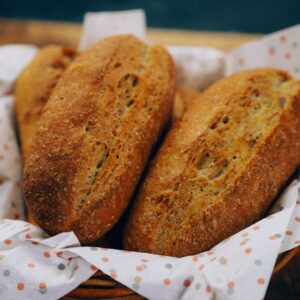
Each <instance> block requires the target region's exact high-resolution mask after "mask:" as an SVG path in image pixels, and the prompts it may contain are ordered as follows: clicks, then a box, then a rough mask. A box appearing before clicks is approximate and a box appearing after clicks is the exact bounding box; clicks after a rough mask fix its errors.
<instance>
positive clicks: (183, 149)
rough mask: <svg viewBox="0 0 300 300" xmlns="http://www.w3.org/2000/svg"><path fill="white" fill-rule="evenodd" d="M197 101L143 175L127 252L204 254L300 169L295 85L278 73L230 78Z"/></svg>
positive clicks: (299, 97)
mask: <svg viewBox="0 0 300 300" xmlns="http://www.w3.org/2000/svg"><path fill="white" fill-rule="evenodd" d="M197 100H199V101H197ZM197 100H195V101H194V102H193V104H192V105H191V106H190V107H189V108H188V110H187V112H186V113H185V114H184V116H183V118H182V119H181V121H179V122H177V123H175V125H174V126H173V128H172V129H171V130H170V132H169V134H168V135H167V137H166V139H165V141H164V143H163V145H162V147H161V148H160V150H159V152H158V155H157V156H156V158H155V159H154V161H153V163H152V166H151V168H150V171H149V173H148V174H147V175H146V179H145V181H144V182H143V184H142V187H141V190H140V192H139V194H138V196H137V199H136V201H135V203H134V205H133V208H132V210H131V211H130V217H129V220H128V222H127V226H126V231H125V235H124V244H125V248H126V249H128V250H136V251H142V252H152V253H158V254H164V255H171V256H178V257H180V256H186V255H192V254H196V253H200V252H201V251H204V250H208V249H210V248H211V247H212V246H214V245H215V244H217V243H218V242H220V241H222V240H224V239H225V238H227V237H229V236H231V235H232V234H234V233H236V232H238V231H239V230H241V229H242V228H244V227H246V226H248V225H250V224H252V223H253V222H255V221H256V220H257V219H258V218H259V217H261V216H262V214H263V213H264V212H265V211H266V209H267V208H268V207H269V206H270V204H271V202H272V200H273V199H274V197H275V196H276V195H277V193H278V191H279V190H280V188H281V187H282V185H283V184H284V183H285V181H286V180H287V179H288V178H289V176H290V175H291V174H292V173H293V172H294V170H295V168H296V167H297V166H298V165H299V164H300V130H299V128H300V83H299V82H298V81H296V80H294V79H292V78H291V77H290V76H289V75H288V74H286V73H285V72H282V71H279V70H274V69H255V70H251V71H245V72H241V73H237V74H235V75H233V76H231V77H228V78H225V79H223V80H221V81H219V82H217V83H215V84H214V85H213V86H212V87H210V88H209V89H208V90H207V91H206V92H204V93H203V95H201V96H200V98H199V99H197Z"/></svg>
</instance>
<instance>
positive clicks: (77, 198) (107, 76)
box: [23, 35, 175, 244]
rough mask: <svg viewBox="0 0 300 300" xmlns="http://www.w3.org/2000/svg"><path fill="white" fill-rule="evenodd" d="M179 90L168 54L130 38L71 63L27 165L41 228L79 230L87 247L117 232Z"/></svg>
mask: <svg viewBox="0 0 300 300" xmlns="http://www.w3.org/2000/svg"><path fill="white" fill-rule="evenodd" d="M174 92H175V69H174V64H173V61H172V59H171V57H170V55H169V54H168V52H167V51H166V50H165V49H164V48H163V47H160V46H153V47H149V46H147V45H145V44H144V43H142V42H141V41H139V40H138V39H137V38H135V37H133V36H130V35H124V36H115V37H111V38H108V39H105V40H103V41H102V42H101V43H99V44H97V45H96V46H94V47H93V48H91V49H90V50H88V51H86V52H85V53H83V54H81V55H80V56H78V57H77V58H76V59H75V61H74V62H73V63H71V65H70V66H69V67H68V69H67V70H66V71H65V72H64V74H63V75H62V77H61V79H60V80H59V82H58V84H57V86H56V87H55V89H54V91H53V93H52V94H51V97H50V99H49V101H48V102H47V104H46V106H45V108H44V110H43V114H42V116H41V118H40V121H39V123H38V129H37V132H36V134H35V136H34V139H33V143H32V147H31V151H30V155H29V158H28V159H27V161H26V163H25V170H24V179H23V188H24V195H25V201H26V204H27V207H28V209H29V211H30V212H31V213H32V215H33V217H34V219H35V220H36V221H37V222H38V224H39V225H40V226H41V227H42V228H43V229H45V230H46V231H47V232H49V233H50V234H56V233H59V232H64V231H70V230H73V231H74V232H75V234H76V235H77V237H78V238H79V240H80V241H81V242H82V243H83V244H88V243H92V242H94V241H96V240H98V239H99V238H100V237H101V236H102V235H103V234H104V233H106V232H107V231H108V230H109V229H111V228H112V226H113V225H114V224H115V223H116V221H117V220H118V219H119V217H120V216H121V214H122V213H123V211H124V209H125V208H126V206H127V204H128V202H129V200H130V198H131V196H132V194H133V191H134V189H135V187H136V184H137V182H138V180H139V178H140V176H141V174H142V172H143V169H144V166H145V163H146V161H147V159H148V156H149V154H150V151H151V148H152V146H153V145H154V143H155V141H156V139H157V138H158V136H159V133H160V132H161V130H162V128H163V127H164V125H165V124H166V122H167V121H168V119H169V118H170V116H171V110H172V102H173V97H174Z"/></svg>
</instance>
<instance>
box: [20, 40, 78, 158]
mask: <svg viewBox="0 0 300 300" xmlns="http://www.w3.org/2000/svg"><path fill="white" fill-rule="evenodd" d="M75 55H76V51H75V50H74V49H71V48H66V47H63V46H57V45H50V46H47V47H44V48H42V49H40V50H39V51H38V52H37V54H36V56H35V57H34V58H33V60H32V62H31V63H30V64H29V65H28V66H27V67H26V68H25V69H24V71H23V72H22V74H21V75H20V77H19V78H18V81H17V84H16V88H15V97H16V104H15V105H16V115H17V121H18V126H19V132H20V139H21V146H22V155H23V159H26V158H27V156H28V151H29V148H30V145H31V142H32V137H33V134H34V132H35V130H36V126H37V121H38V120H39V118H40V115H41V113H42V110H43V108H44V106H45V104H46V103H47V101H48V99H49V97H50V95H51V93H52V90H53V89H54V87H55V86H56V84H57V82H58V80H59V78H60V77H61V75H62V73H63V72H64V70H65V69H66V68H67V66H68V65H69V64H70V62H71V61H72V60H73V59H74V57H75Z"/></svg>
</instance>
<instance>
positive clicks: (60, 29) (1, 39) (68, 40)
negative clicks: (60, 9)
mask: <svg viewBox="0 0 300 300" xmlns="http://www.w3.org/2000/svg"><path fill="white" fill-rule="evenodd" d="M80 33H81V27H80V25H79V24H73V23H53V22H38V21H31V22H20V21H13V20H3V19H2V20H1V19H0V44H8V43H28V44H35V45H38V46H44V45H47V44H51V43H57V44H64V45H69V46H74V47H76V46H77V44H78V41H79V39H80ZM148 38H149V39H150V40H152V41H154V42H157V43H162V44H169V45H194V46H208V47H214V48H217V49H220V50H223V51H228V50H230V49H232V48H234V47H236V46H239V45H241V44H243V43H245V42H247V41H250V40H253V39H256V38H259V35H255V34H238V33H220V32H192V31H175V30H161V29H150V30H149V31H148ZM266 299H267V300H283V299H284V300H296V299H300V255H299V254H298V255H297V256H296V257H295V258H294V260H293V261H292V262H291V263H289V265H288V266H287V267H286V268H285V269H284V270H283V271H281V272H279V273H278V274H277V275H276V276H274V277H273V278H272V280H271V283H270V286H269V289H268V292H267V296H266Z"/></svg>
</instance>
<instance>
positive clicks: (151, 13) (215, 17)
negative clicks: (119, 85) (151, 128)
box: [0, 0, 300, 33]
mask: <svg viewBox="0 0 300 300" xmlns="http://www.w3.org/2000/svg"><path fill="white" fill-rule="evenodd" d="M131 8H143V9H145V11H146V14H147V20H148V25H149V26H150V27H165V28H186V29H194V30H216V31H240V32H257V33H269V32H272V31H276V30H278V29H282V28H284V27H288V26H291V25H295V24H297V23H300V0H286V1H284V0H265V1H264V0H248V1H247V0H229V1H213V0H199V1H196V0H181V1H178V0H148V1H147V0H140V1H138V0H123V1H122V0H111V1H103V0H47V1H45V0H0V18H15V19H44V20H59V21H73V22H74V21H75V22H81V21H82V19H83V15H84V13H85V12H86V11H102V10H124V9H131Z"/></svg>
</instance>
